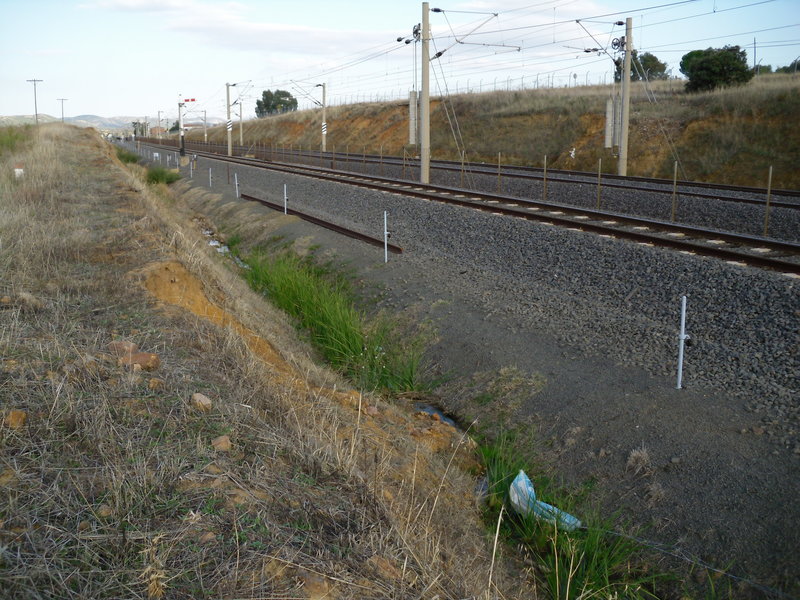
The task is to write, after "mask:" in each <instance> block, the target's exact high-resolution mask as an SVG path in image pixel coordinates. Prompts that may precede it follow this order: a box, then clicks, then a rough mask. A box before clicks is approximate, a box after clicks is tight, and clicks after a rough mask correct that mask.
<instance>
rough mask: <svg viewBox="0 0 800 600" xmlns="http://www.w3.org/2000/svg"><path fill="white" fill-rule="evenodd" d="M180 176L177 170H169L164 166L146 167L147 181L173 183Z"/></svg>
mask: <svg viewBox="0 0 800 600" xmlns="http://www.w3.org/2000/svg"><path fill="white" fill-rule="evenodd" d="M180 178H181V174H180V173H178V172H177V171H171V170H169V169H165V168H164V167H158V166H156V167H150V168H148V169H147V183H166V184H170V183H175V182H176V181H178V179H180Z"/></svg>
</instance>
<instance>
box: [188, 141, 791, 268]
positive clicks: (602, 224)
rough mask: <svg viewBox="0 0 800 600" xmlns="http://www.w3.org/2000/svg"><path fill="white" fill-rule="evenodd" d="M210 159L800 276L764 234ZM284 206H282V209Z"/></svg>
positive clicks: (781, 244) (787, 249) (787, 247)
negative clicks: (546, 224) (445, 204)
mask: <svg viewBox="0 0 800 600" xmlns="http://www.w3.org/2000/svg"><path fill="white" fill-rule="evenodd" d="M191 150H192V152H193V153H194V154H197V155H198V156H203V157H206V158H210V159H214V160H219V161H225V162H229V163H233V164H240V165H245V166H248V167H253V168H259V169H270V170H274V171H281V172H285V173H292V174H296V175H305V176H309V177H315V178H319V179H325V180H328V181H335V182H338V183H343V184H347V185H354V186H359V187H364V188H369V189H373V190H379V191H383V192H390V193H395V194H401V195H405V196H414V197H417V198H421V199H424V200H428V201H434V202H442V203H447V204H452V205H456V206H460V207H463V208H467V209H472V210H481V211H486V212H490V213H494V214H498V215H504V216H510V217H516V218H522V219H527V220H531V221H538V222H543V223H548V224H551V225H557V226H561V227H565V228H568V229H574V230H581V231H588V232H593V233H596V234H599V235H605V236H610V237H616V238H621V239H626V240H630V241H634V242H637V243H641V244H646V245H652V246H660V247H666V248H671V249H674V250H677V251H681V252H684V253H688V254H695V255H701V256H710V257H714V258H717V259H720V260H724V261H727V262H730V263H734V264H741V265H749V266H755V267H760V268H766V269H772V270H776V271H780V272H783V273H787V274H791V275H795V276H800V244H798V243H796V242H792V241H783V240H776V239H773V238H767V237H762V236H751V235H744V234H739V233H731V232H726V231H720V230H717V229H707V228H702V227H696V226H692V225H684V224H679V223H673V222H670V221H660V220H655V219H648V218H644V217H638V216H632V215H627V214H621V213H614V212H608V211H602V210H594V209H589V208H581V207H576V206H572V205H566V204H560V203H553V202H543V201H536V200H530V199H524V198H518V197H514V196H505V195H502V194H495V193H488V192H475V191H472V190H467V189H461V188H454V187H445V186H438V185H430V184H428V185H422V184H418V183H414V182H410V181H408V180H398V179H391V178H386V177H377V176H373V175H362V174H357V173H352V172H342V171H336V170H333V169H329V168H323V167H314V166H309V165H297V164H290V163H283V162H276V161H267V160H263V159H258V158H248V157H241V156H233V157H228V156H224V155H219V154H216V153H211V152H204V151H200V150H197V149H194V148H192V149H191ZM279 208H281V209H282V207H279Z"/></svg>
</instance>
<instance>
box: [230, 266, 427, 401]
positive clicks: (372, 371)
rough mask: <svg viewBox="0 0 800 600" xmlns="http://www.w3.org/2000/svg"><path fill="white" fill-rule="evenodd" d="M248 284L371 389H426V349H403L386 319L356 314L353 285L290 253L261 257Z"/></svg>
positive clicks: (335, 362) (334, 362)
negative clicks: (423, 375)
mask: <svg viewBox="0 0 800 600" xmlns="http://www.w3.org/2000/svg"><path fill="white" fill-rule="evenodd" d="M246 263H247V264H248V265H249V266H250V269H249V270H248V272H247V275H246V277H247V280H248V282H249V283H250V285H251V287H253V289H255V290H256V291H258V292H260V293H262V294H264V295H265V296H267V298H269V299H270V300H271V301H272V302H273V304H275V305H276V306H277V307H278V308H281V309H282V310H284V311H286V312H287V313H289V314H290V315H291V316H292V317H294V318H295V319H296V321H297V324H298V326H299V327H300V328H302V329H304V330H305V331H307V332H308V334H309V336H310V338H311V342H312V343H313V344H314V346H315V347H316V348H317V349H318V350H319V351H320V352H321V353H322V355H323V356H324V358H325V360H327V361H328V362H329V363H330V364H331V365H332V366H334V367H335V368H337V369H339V370H341V371H342V372H343V373H344V374H345V375H346V376H347V377H348V378H349V379H350V380H351V381H353V382H354V383H356V384H357V385H359V386H360V387H362V388H365V389H384V390H390V391H408V390H415V389H420V387H424V386H423V383H422V381H421V377H420V363H421V360H422V350H421V348H420V346H421V343H419V342H418V341H416V340H412V341H410V342H408V341H406V342H404V343H401V342H400V341H399V335H397V334H396V332H395V329H396V328H395V327H394V326H393V325H392V323H391V322H389V321H388V320H387V319H385V318H377V319H374V320H371V321H368V320H367V319H366V317H364V316H363V315H362V314H361V313H360V312H359V311H358V310H357V309H356V308H355V301H354V295H353V291H352V289H351V286H350V284H349V281H348V280H347V279H346V278H345V277H343V276H341V275H337V274H335V273H333V272H331V271H330V270H326V269H325V268H323V267H321V266H319V265H316V264H314V262H313V260H312V259H310V258H300V257H298V256H296V255H294V254H292V253H290V252H287V251H281V252H279V253H277V254H267V253H266V252H257V253H254V254H253V255H252V256H250V257H249V258H248V259H247V260H246Z"/></svg>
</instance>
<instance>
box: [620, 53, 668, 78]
mask: <svg viewBox="0 0 800 600" xmlns="http://www.w3.org/2000/svg"><path fill="white" fill-rule="evenodd" d="M631 61H632V62H631V81H639V80H640V79H643V78H645V77H646V78H647V79H648V80H649V79H666V78H667V77H669V73H668V72H667V63H663V62H661V61H660V60H658V58H657V57H656V55H655V54H650V53H649V52H645V53H644V54H642V55H641V56H639V52H637V51H636V50H634V51H633V52H631ZM614 66H615V69H614V81H616V82H617V83H619V82H620V81H622V68H623V66H624V64H623V60H622V58H617V59H615V60H614Z"/></svg>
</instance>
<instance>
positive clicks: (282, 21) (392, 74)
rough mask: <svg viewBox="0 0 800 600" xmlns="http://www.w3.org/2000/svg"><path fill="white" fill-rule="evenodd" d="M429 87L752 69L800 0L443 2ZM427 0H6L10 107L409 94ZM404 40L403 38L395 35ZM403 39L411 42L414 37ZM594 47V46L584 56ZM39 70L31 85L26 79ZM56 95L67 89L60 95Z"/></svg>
mask: <svg viewBox="0 0 800 600" xmlns="http://www.w3.org/2000/svg"><path fill="white" fill-rule="evenodd" d="M429 4H430V8H431V9H441V11H435V12H431V13H429V15H430V23H431V34H432V41H431V44H432V45H431V55H434V54H435V53H437V52H443V54H442V55H441V56H440V57H439V58H435V59H433V60H431V93H432V94H445V93H451V94H452V93H463V92H465V91H467V90H469V91H473V92H478V91H490V90H493V89H498V90H504V89H521V88H533V87H546V86H547V87H549V86H556V87H564V86H577V85H587V84H588V85H591V84H600V83H611V81H612V78H613V75H612V73H613V62H612V58H613V57H614V56H618V55H617V54H615V52H614V50H613V48H612V43H613V41H614V40H615V39H618V38H619V37H621V36H624V34H625V27H624V25H622V26H620V25H617V24H615V23H617V22H619V21H622V22H624V21H625V19H626V18H627V17H630V18H631V19H632V22H633V34H632V38H633V46H634V48H635V49H637V50H638V51H639V53H643V52H650V53H652V54H654V55H656V56H657V57H658V58H659V59H660V60H662V61H663V62H666V63H667V64H668V66H669V68H670V69H671V71H672V74H673V75H674V76H680V71H679V65H680V59H681V57H682V56H683V55H684V54H686V53H687V52H689V51H691V50H697V49H705V48H709V47H713V48H721V47H723V46H725V45H740V46H742V47H743V48H745V50H746V51H747V59H748V62H749V64H750V65H753V64H759V65H771V66H773V67H778V66H784V65H789V64H791V63H792V61H793V60H795V59H796V58H797V57H798V55H800V0H684V1H681V0H677V1H670V0H496V1H492V0H431V2H430V3H429ZM422 7H423V3H422V2H419V1H417V0H392V1H382V0H364V1H362V0H280V1H275V0H236V1H230V2H223V1H220V2H214V1H211V0H0V116H12V115H32V114H33V113H34V101H36V103H37V105H38V112H39V114H48V115H52V116H54V117H60V116H61V111H62V107H63V110H64V115H65V116H66V117H72V116H78V115H99V116H103V117H112V116H123V115H124V116H136V117H139V118H142V119H144V118H147V119H148V121H149V122H150V123H151V124H156V122H157V119H158V116H159V112H160V116H161V119H162V121H166V122H169V123H170V124H171V123H172V122H173V121H174V120H175V119H176V116H177V111H178V103H179V102H181V101H183V100H185V99H192V98H193V99H194V102H186V103H185V106H186V108H185V110H186V118H187V120H188V121H191V120H193V119H198V118H199V119H202V117H203V114H204V111H205V114H206V115H207V117H208V118H209V119H212V118H217V119H219V118H224V117H225V113H226V100H225V91H226V85H225V84H226V83H231V84H234V83H235V84H236V85H235V86H234V87H231V88H230V91H231V102H235V104H234V108H233V116H234V118H235V119H236V118H238V116H237V115H238V112H237V111H238V110H239V106H240V105H241V106H242V107H243V110H244V113H243V116H244V118H245V119H249V118H254V117H255V103H256V99H258V98H260V97H261V94H262V92H263V91H264V90H267V89H269V90H276V89H283V90H287V91H289V92H290V93H291V94H292V95H293V96H295V97H296V98H297V99H298V101H299V106H300V108H301V109H304V108H312V107H314V106H316V105H317V104H318V103H320V102H321V100H322V98H321V88H320V87H318V84H322V83H325V86H326V92H327V97H326V103H327V104H328V105H338V104H346V103H351V102H363V101H373V100H375V101H378V100H381V101H383V100H389V99H395V98H396V99H400V98H408V93H409V90H411V89H412V88H414V87H415V86H416V89H419V87H420V80H421V76H420V72H421V68H422V61H421V53H420V50H421V44H420V43H417V42H415V41H413V35H412V31H413V27H414V26H415V25H417V24H418V23H421V21H422ZM398 37H402V39H401V41H400V42H398V41H397V38H398ZM405 39H411V40H412V41H411V42H410V43H408V44H406V43H404V41H405ZM591 48H597V49H598V50H597V51H592V52H584V50H585V49H591ZM33 79H38V80H41V81H39V82H37V83H36V86H35V88H36V89H35V95H34V84H33V83H31V82H29V81H28V80H33ZM59 99H64V100H63V101H60V100H59Z"/></svg>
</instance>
